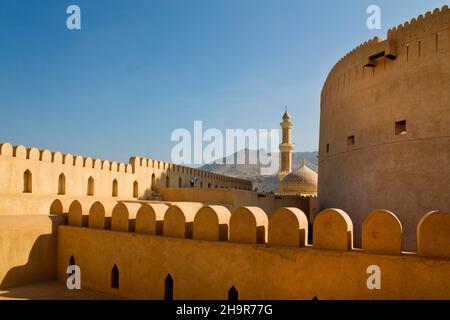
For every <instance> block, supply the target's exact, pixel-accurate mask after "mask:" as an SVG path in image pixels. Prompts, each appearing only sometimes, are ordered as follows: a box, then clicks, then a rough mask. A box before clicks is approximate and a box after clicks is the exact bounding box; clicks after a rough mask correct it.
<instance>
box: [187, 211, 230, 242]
mask: <svg viewBox="0 0 450 320" xmlns="http://www.w3.org/2000/svg"><path fill="white" fill-rule="evenodd" d="M230 217H231V212H230V210H228V209H227V208H226V207H223V206H207V207H203V208H201V209H200V210H199V211H198V212H197V214H196V215H195V219H194V231H193V238H194V239H196V240H207V241H227V240H228V234H229V224H230Z"/></svg>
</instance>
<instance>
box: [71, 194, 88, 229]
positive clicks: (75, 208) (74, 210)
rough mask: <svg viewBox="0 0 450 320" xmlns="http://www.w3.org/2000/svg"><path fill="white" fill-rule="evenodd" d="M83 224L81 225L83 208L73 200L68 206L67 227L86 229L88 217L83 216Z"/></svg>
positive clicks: (78, 202)
mask: <svg viewBox="0 0 450 320" xmlns="http://www.w3.org/2000/svg"><path fill="white" fill-rule="evenodd" d="M85 217H86V218H85V223H83V207H82V206H81V203H80V201H78V200H74V201H73V202H72V203H71V204H70V206H69V217H68V220H69V221H68V224H69V226H74V227H87V223H86V222H87V220H88V217H89V216H88V215H85Z"/></svg>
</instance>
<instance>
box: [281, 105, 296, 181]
mask: <svg viewBox="0 0 450 320" xmlns="http://www.w3.org/2000/svg"><path fill="white" fill-rule="evenodd" d="M280 126H281V130H282V131H283V139H282V142H281V144H280V170H279V173H278V179H279V180H280V181H281V180H283V179H284V177H286V176H287V175H288V174H289V173H291V171H292V152H293V151H294V144H293V143H292V140H291V130H292V121H291V115H290V114H289V112H288V110H287V107H286V112H285V113H284V115H283V121H281V123H280Z"/></svg>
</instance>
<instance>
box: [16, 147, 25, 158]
mask: <svg viewBox="0 0 450 320" xmlns="http://www.w3.org/2000/svg"><path fill="white" fill-rule="evenodd" d="M13 157H15V158H19V159H26V158H27V149H26V148H25V147H24V146H22V145H18V146H15V147H14V148H13Z"/></svg>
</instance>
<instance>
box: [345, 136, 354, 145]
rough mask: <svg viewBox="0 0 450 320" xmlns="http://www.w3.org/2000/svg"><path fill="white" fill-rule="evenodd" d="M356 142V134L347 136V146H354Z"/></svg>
mask: <svg viewBox="0 0 450 320" xmlns="http://www.w3.org/2000/svg"><path fill="white" fill-rule="evenodd" d="M354 144H355V136H350V137H348V138H347V146H352V145H354Z"/></svg>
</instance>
